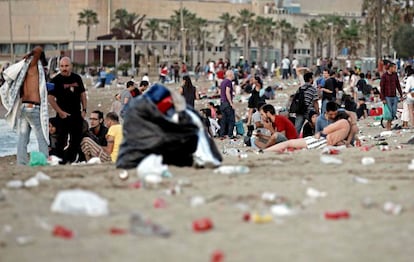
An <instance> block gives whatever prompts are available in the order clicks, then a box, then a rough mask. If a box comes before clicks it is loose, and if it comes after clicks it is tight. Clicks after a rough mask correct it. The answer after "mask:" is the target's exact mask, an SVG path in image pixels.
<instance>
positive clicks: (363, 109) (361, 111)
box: [356, 97, 368, 120]
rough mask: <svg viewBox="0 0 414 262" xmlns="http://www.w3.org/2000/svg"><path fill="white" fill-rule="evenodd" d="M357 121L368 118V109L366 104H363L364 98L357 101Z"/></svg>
mask: <svg viewBox="0 0 414 262" xmlns="http://www.w3.org/2000/svg"><path fill="white" fill-rule="evenodd" d="M356 115H357V119H358V120H360V119H365V118H367V117H368V108H367V104H365V97H361V98H359V99H358V107H357V109H356Z"/></svg>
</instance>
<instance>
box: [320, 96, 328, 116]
mask: <svg viewBox="0 0 414 262" xmlns="http://www.w3.org/2000/svg"><path fill="white" fill-rule="evenodd" d="M328 102H329V100H328V99H323V100H322V106H321V107H322V108H321V115H323V114H325V112H326V104H327V103H328Z"/></svg>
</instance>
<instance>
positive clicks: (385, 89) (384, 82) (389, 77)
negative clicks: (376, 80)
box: [380, 72, 403, 100]
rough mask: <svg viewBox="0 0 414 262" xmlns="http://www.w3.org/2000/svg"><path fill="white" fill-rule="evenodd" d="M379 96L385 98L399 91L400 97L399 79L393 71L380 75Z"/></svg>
mask: <svg viewBox="0 0 414 262" xmlns="http://www.w3.org/2000/svg"><path fill="white" fill-rule="evenodd" d="M380 87H381V90H380V92H381V93H380V97H381V100H385V97H387V96H388V97H395V96H397V91H398V93H400V96H401V97H402V95H403V94H402V90H401V86H400V80H398V75H397V73H395V72H393V73H392V74H390V73H388V72H385V73H384V74H382V76H381V82H380Z"/></svg>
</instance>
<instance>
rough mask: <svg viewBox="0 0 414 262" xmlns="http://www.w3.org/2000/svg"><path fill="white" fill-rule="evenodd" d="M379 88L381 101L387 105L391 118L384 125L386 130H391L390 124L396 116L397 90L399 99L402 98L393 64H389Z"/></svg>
mask: <svg viewBox="0 0 414 262" xmlns="http://www.w3.org/2000/svg"><path fill="white" fill-rule="evenodd" d="M380 87H381V90H380V97H381V100H382V102H383V103H384V104H385V105H388V108H389V109H390V112H391V116H392V119H391V120H388V121H387V123H386V129H387V130H391V122H392V120H393V119H394V118H395V116H396V114H397V105H398V97H397V90H398V92H399V93H400V97H403V93H402V90H401V86H400V81H399V79H398V75H397V73H396V65H395V64H394V63H390V64H389V67H388V70H387V71H386V72H385V73H384V74H382V76H381V82H380Z"/></svg>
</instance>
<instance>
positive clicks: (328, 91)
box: [321, 69, 338, 114]
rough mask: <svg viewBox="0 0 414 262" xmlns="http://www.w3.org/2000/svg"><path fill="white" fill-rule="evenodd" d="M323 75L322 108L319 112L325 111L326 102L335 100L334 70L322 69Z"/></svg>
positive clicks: (335, 83)
mask: <svg viewBox="0 0 414 262" xmlns="http://www.w3.org/2000/svg"><path fill="white" fill-rule="evenodd" d="M323 76H324V77H325V79H326V80H325V86H324V87H322V88H321V91H322V109H321V114H324V113H325V111H326V104H327V103H328V102H330V101H335V100H336V90H337V88H338V86H337V82H336V79H335V72H334V71H330V70H329V69H324V70H323Z"/></svg>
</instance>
